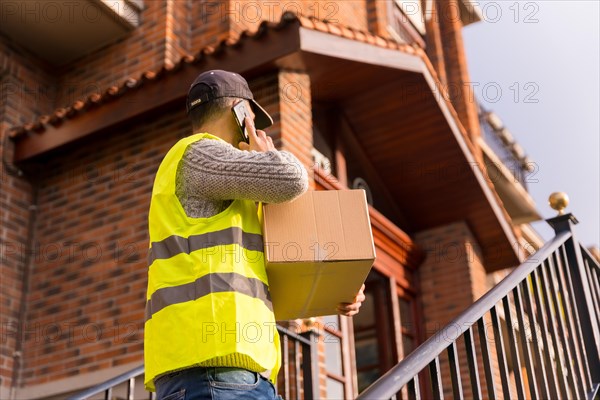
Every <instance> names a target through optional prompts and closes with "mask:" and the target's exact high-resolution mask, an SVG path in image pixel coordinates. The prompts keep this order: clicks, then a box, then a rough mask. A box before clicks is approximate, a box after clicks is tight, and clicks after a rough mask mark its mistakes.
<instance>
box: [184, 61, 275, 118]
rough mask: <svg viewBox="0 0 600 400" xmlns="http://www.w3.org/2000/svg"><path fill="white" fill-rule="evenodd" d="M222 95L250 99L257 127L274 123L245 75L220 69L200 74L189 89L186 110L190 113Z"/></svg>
mask: <svg viewBox="0 0 600 400" xmlns="http://www.w3.org/2000/svg"><path fill="white" fill-rule="evenodd" d="M220 97H237V98H240V99H246V100H248V102H249V103H250V106H251V107H252V111H254V115H255V118H254V125H255V126H256V128H258V129H265V128H268V127H269V126H271V125H273V118H271V116H270V115H269V114H268V113H267V112H266V111H265V109H264V108H262V107H261V106H260V105H259V104H258V103H257V102H256V101H255V100H254V96H253V95H252V92H251V91H250V88H249V87H248V82H246V80H245V79H244V77H243V76H241V75H240V74H237V73H235V72H229V71H223V70H220V69H215V70H212V71H206V72H203V73H201V74H200V75H198V77H197V78H196V80H195V81H194V83H192V86H190V90H188V95H187V100H186V110H187V112H188V113H189V112H190V111H191V110H192V109H193V108H195V107H198V106H199V105H201V104H204V103H206V102H209V101H212V100H214V99H218V98H220Z"/></svg>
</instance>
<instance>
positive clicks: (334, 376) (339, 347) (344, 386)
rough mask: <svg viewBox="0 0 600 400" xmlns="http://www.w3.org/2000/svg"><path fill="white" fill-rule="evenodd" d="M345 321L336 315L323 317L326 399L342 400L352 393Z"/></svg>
mask: <svg viewBox="0 0 600 400" xmlns="http://www.w3.org/2000/svg"><path fill="white" fill-rule="evenodd" d="M345 322H346V321H344V320H342V319H341V318H340V317H339V316H337V315H329V316H326V317H323V330H324V338H323V342H324V344H325V368H326V370H327V398H329V399H344V398H347V397H348V395H350V394H351V393H352V391H351V390H350V386H351V381H350V376H351V374H349V373H348V371H349V370H350V368H349V367H348V366H349V359H348V354H349V351H348V350H346V348H347V346H348V344H347V340H345V339H344V337H345V335H344V332H346V331H347V329H346V328H345V326H346V324H345Z"/></svg>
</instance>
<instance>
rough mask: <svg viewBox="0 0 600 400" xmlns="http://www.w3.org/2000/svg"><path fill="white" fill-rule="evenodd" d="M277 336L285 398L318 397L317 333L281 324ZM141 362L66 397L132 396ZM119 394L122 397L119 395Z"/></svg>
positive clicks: (152, 399) (151, 399)
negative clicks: (287, 327)
mask: <svg viewBox="0 0 600 400" xmlns="http://www.w3.org/2000/svg"><path fill="white" fill-rule="evenodd" d="M277 330H278V331H279V335H280V338H281V349H282V368H281V370H280V372H279V376H278V380H279V381H280V382H283V383H282V384H281V385H280V386H283V395H284V396H285V399H286V400H287V399H290V400H292V399H305V400H312V399H317V398H318V397H319V376H318V373H319V369H318V356H317V354H316V352H317V346H316V344H317V340H316V335H317V333H316V332H314V331H308V332H303V333H300V334H297V333H294V332H292V331H290V330H288V329H285V328H284V327H282V326H277ZM143 374H144V366H143V365H140V366H139V367H137V368H134V369H132V370H131V371H128V372H125V373H124V374H121V375H119V376H116V377H114V378H112V379H109V380H107V381H106V382H102V383H100V384H98V385H96V386H93V387H91V388H89V389H86V390H85V391H82V392H79V393H77V394H76V395H74V396H72V397H70V398H69V399H68V400H85V399H90V398H94V399H98V398H104V399H106V400H112V399H113V396H114V395H115V393H116V392H117V391H118V392H119V394H121V393H125V399H126V400H134V399H138V398H139V395H138V396H137V397H136V395H135V393H136V388H135V385H136V380H139V378H142V375H143ZM146 393H147V398H148V399H149V400H155V399H156V393H154V392H146ZM119 398H123V397H122V396H119Z"/></svg>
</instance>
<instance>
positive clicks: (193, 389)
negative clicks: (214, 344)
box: [154, 367, 281, 400]
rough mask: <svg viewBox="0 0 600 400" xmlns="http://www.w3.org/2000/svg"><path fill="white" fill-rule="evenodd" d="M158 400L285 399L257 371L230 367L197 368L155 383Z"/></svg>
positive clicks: (175, 373) (166, 377) (179, 372)
mask: <svg viewBox="0 0 600 400" xmlns="http://www.w3.org/2000/svg"><path fill="white" fill-rule="evenodd" d="M154 384H155V385H156V395H157V396H156V397H157V400H204V399H208V400H233V399H261V400H262V399H271V400H277V399H281V397H279V396H277V395H276V393H275V387H274V386H273V384H272V383H271V382H270V381H269V380H267V379H266V378H264V377H263V376H262V375H261V374H259V373H257V372H252V371H248V370H245V369H241V368H229V367H206V368H205V367H194V368H188V369H184V370H181V371H177V372H172V373H170V374H166V375H163V376H161V377H159V378H157V379H155V380H154Z"/></svg>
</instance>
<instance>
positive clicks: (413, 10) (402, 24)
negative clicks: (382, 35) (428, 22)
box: [387, 0, 425, 48]
mask: <svg viewBox="0 0 600 400" xmlns="http://www.w3.org/2000/svg"><path fill="white" fill-rule="evenodd" d="M387 4H388V9H387V11H388V23H389V25H388V32H389V33H390V35H392V37H394V38H395V39H396V40H397V41H398V42H400V43H408V44H417V45H419V46H420V47H422V48H425V40H423V36H424V35H425V19H424V15H423V9H422V6H421V1H420V0H395V1H388V2H387Z"/></svg>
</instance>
